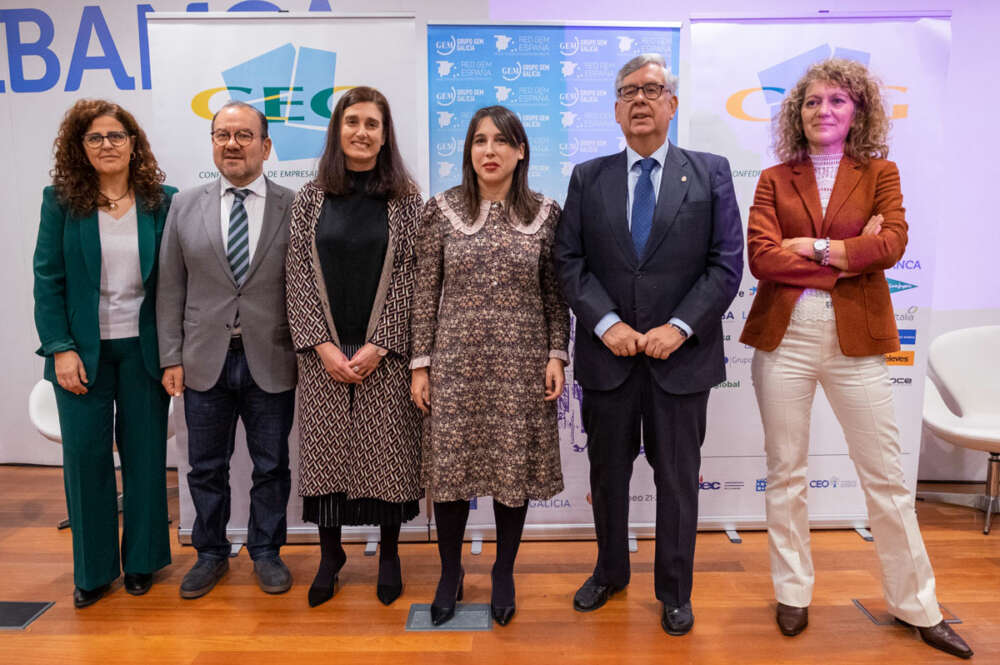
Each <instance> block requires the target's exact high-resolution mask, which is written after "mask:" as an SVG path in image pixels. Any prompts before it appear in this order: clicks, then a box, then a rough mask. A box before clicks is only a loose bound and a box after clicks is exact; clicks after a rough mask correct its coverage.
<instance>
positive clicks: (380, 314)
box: [286, 87, 422, 607]
mask: <svg viewBox="0 0 1000 665" xmlns="http://www.w3.org/2000/svg"><path fill="white" fill-rule="evenodd" d="M421 206H422V201H421V199H420V193H419V192H418V190H417V188H416V186H415V185H414V184H413V181H412V180H411V179H410V176H409V175H408V174H407V171H406V168H405V167H404V165H403V162H402V158H401V157H400V154H399V149H398V148H397V146H396V140H395V129H394V127H393V124H392V116H391V115H390V111H389V103H388V101H387V100H386V98H385V97H384V96H383V95H382V94H381V93H380V92H379V91H377V90H375V89H373V88H368V87H357V88H352V89H351V90H349V91H348V92H346V93H345V94H344V95H343V96H342V97H341V98H340V100H339V101H338V102H337V105H336V107H335V108H334V110H333V114H332V117H331V119H330V126H329V129H328V131H327V141H326V149H325V151H324V154H323V157H322V158H321V159H320V162H319V167H318V172H317V175H316V179H315V180H314V181H312V182H310V183H309V184H307V185H306V186H305V187H303V188H302V190H301V191H300V192H299V194H298V196H297V197H296V199H295V203H294V205H293V208H292V222H291V235H290V240H289V247H288V258H287V266H286V272H287V280H288V288H287V293H288V322H289V326H290V327H291V333H292V340H293V342H294V344H295V348H296V350H297V351H298V353H299V356H298V365H299V393H298V409H299V412H298V421H299V438H300V442H301V443H300V460H299V475H300V484H299V491H300V493H301V495H302V497H303V520H305V521H308V522H314V523H315V524H317V525H318V526H319V534H320V553H321V559H320V565H319V571H318V572H317V573H316V578H315V579H314V580H313V583H312V586H311V587H310V588H309V604H310V606H313V607H315V606H316V605H319V604H321V603H323V602H326V601H327V600H329V599H330V598H331V597H332V596H333V594H334V593H335V591H336V585H337V580H338V573H339V571H340V569H341V567H343V565H344V563H345V562H346V560H347V556H346V554H345V553H344V549H343V547H342V546H341V527H342V526H344V525H362V524H370V525H378V526H379V527H380V528H381V543H380V548H379V554H380V557H379V572H378V585H377V587H376V595H377V596H378V598H379V600H381V601H382V602H383V603H385V604H386V605H388V604H390V603H392V602H393V601H394V600H395V599H396V598H398V597H399V595H400V594H401V593H402V590H403V583H402V574H401V571H400V563H399V555H398V549H397V547H398V543H399V531H400V525H401V523H402V522H405V521H407V520H410V519H412V518H413V517H415V516H416V515H417V513H418V512H419V499H420V497H421V496H422V491H421V489H420V482H419V469H420V421H419V415H420V414H419V412H418V411H417V410H416V409H415V408H414V406H413V404H411V403H410V401H409V399H408V397H409V393H408V380H409V372H408V363H409V357H410V331H409V318H410V302H411V300H412V297H413V278H414V255H413V244H414V238H415V234H416V229H417V223H418V220H419V217H420V210H421Z"/></svg>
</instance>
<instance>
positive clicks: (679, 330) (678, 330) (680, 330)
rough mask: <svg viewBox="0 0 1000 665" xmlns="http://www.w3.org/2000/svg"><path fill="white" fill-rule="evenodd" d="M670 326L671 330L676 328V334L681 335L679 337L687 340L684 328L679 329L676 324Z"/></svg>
mask: <svg viewBox="0 0 1000 665" xmlns="http://www.w3.org/2000/svg"><path fill="white" fill-rule="evenodd" d="M670 326H671V327H673V328H676V329H677V332H679V333H680V334H681V337H683V338H684V339H687V338H688V334H687V331H686V330H684V328H681V327H680V326H679V325H677V324H676V323H671V324H670Z"/></svg>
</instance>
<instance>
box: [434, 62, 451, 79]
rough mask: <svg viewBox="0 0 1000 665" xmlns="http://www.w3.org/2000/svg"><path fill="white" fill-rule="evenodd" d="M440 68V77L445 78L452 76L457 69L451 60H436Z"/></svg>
mask: <svg viewBox="0 0 1000 665" xmlns="http://www.w3.org/2000/svg"><path fill="white" fill-rule="evenodd" d="M434 62H436V63H437V66H438V76H441V77H444V76H448V75H449V74H451V70H452V69H454V68H455V63H454V62H452V61H451V60H435V61H434Z"/></svg>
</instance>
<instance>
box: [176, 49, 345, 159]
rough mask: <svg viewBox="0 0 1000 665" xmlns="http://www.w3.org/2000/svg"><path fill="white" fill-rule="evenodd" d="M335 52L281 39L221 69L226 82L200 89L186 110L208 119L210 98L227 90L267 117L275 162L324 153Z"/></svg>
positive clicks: (334, 70) (306, 157) (314, 156)
mask: <svg viewBox="0 0 1000 665" xmlns="http://www.w3.org/2000/svg"><path fill="white" fill-rule="evenodd" d="M336 66H337V54H336V53H334V52H333V51H324V50H321V49H314V48H308V47H305V46H303V47H299V48H296V47H295V46H294V45H293V44H290V43H289V44H284V45H283V46H279V47H278V48H275V49H272V50H270V51H267V52H265V53H262V54H261V55H258V56H256V57H253V58H251V59H250V60H247V61H246V62H243V63H241V64H238V65H235V66H233V67H230V68H229V69H227V70H225V71H224V72H222V80H223V82H225V86H223V87H218V88H209V89H207V90H202V91H201V92H199V93H198V94H196V95H195V96H194V98H193V99H192V100H191V110H192V111H194V113H195V114H196V115H198V116H200V117H202V118H205V119H208V120H211V118H212V115H213V114H214V111H213V110H212V108H213V107H214V106H215V104H213V103H212V102H213V100H214V98H215V97H216V95H218V94H219V93H222V92H226V93H228V95H229V99H230V101H239V102H245V103H247V104H250V105H251V106H253V107H254V108H256V109H257V110H259V111H260V112H262V113H263V114H264V115H265V116H267V120H268V134H269V135H270V137H271V140H272V141H273V143H274V151H275V154H276V156H277V157H278V160H279V161H289V160H297V159H311V158H316V157H319V156H320V155H321V154H322V153H323V147H324V144H325V141H326V127H327V125H328V124H329V121H330V115H331V110H330V109H331V101H332V98H333V95H334V93H336V92H339V91H342V90H347V89H349V88H352V87H354V86H349V85H346V86H336V87H335V86H334V84H333V83H334V74H335V72H336Z"/></svg>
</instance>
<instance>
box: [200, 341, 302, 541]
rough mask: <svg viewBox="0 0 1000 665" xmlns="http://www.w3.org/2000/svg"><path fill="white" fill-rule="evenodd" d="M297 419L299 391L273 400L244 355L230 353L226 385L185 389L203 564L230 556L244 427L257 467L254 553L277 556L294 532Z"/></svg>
mask: <svg viewBox="0 0 1000 665" xmlns="http://www.w3.org/2000/svg"><path fill="white" fill-rule="evenodd" d="M294 413H295V390H287V391H284V392H280V393H268V392H265V391H263V390H261V389H260V387H258V386H257V384H256V383H255V382H254V380H253V377H252V376H251V375H250V367H249V366H248V365H247V359H246V356H245V355H244V353H243V350H242V349H241V348H234V349H230V351H229V353H228V355H227V356H226V362H225V364H224V365H223V368H222V374H221V375H220V376H219V381H218V382H217V383H216V384H215V385H214V386H213V387H212V388H210V389H209V390H206V391H198V390H193V389H191V388H186V389H185V390H184V416H185V418H186V419H187V427H188V462H189V463H190V464H191V471H190V472H188V476H187V477H188V487H189V488H190V490H191V499H192V501H193V502H194V508H195V514H196V516H195V521H194V527H193V528H192V530H191V544H192V545H194V547H195V549H197V550H198V556H199V557H202V558H216V559H221V558H223V557H226V556H229V550H230V545H229V539H228V538H227V537H226V525H227V524H228V523H229V512H230V488H229V460H230V458H231V457H232V455H233V448H234V446H235V440H236V421H237V419H241V420H242V421H243V427H244V428H245V429H246V433H247V449H248V450H249V452H250V459H251V460H252V461H253V486H252V488H251V489H250V524H249V525H248V527H247V550H248V551H249V552H250V557H251V558H253V559H261V558H268V557H273V556H277V554H278V551H279V549H280V548H281V546H282V545H284V544H285V537H286V533H287V530H288V520H287V518H286V510H287V507H288V495H289V492H290V491H291V487H292V479H291V473H290V472H289V469H288V434H289V432H290V431H291V429H292V419H293V417H294Z"/></svg>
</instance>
